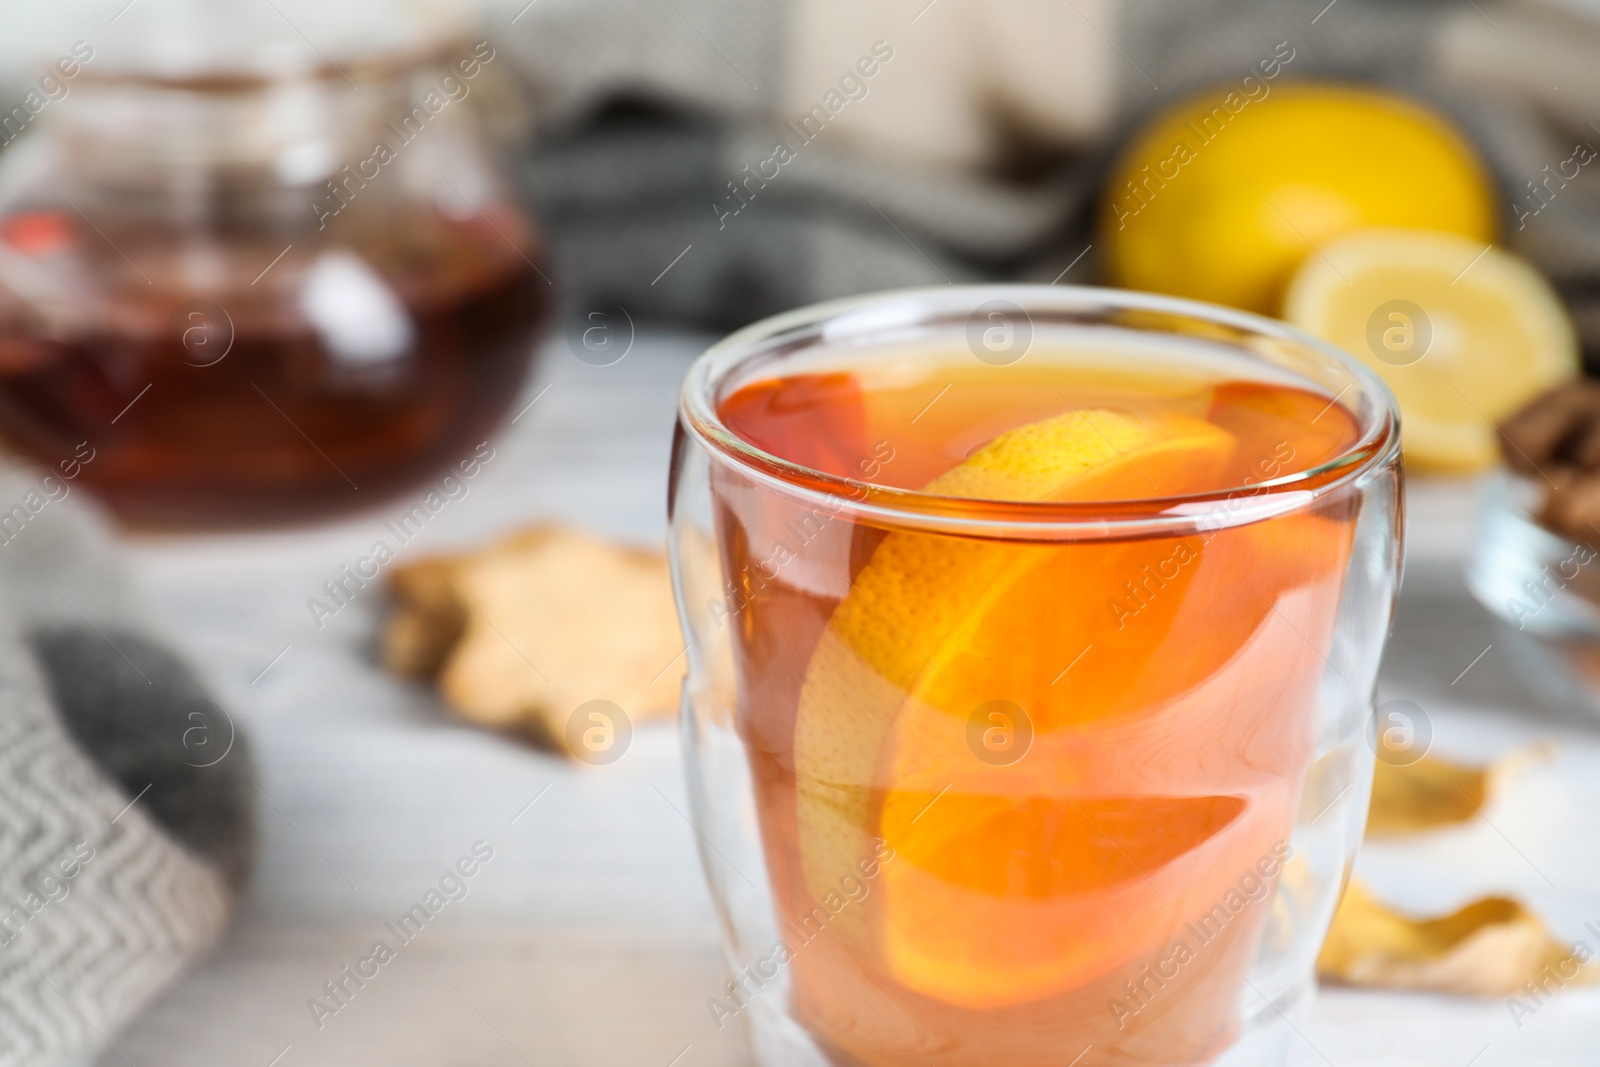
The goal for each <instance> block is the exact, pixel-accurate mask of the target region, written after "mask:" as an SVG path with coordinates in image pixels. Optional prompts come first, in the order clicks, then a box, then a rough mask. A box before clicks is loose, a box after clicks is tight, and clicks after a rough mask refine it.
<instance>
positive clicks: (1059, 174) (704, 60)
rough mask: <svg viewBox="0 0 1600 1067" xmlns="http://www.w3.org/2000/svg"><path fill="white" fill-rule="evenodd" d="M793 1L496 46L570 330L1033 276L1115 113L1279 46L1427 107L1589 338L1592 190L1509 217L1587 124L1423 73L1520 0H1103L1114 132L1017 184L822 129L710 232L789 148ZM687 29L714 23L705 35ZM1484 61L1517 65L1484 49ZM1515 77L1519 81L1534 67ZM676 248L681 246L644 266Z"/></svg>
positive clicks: (536, 15)
mask: <svg viewBox="0 0 1600 1067" xmlns="http://www.w3.org/2000/svg"><path fill="white" fill-rule="evenodd" d="M792 2H793V0H784V2H780V0H770V2H767V3H761V4H749V3H744V2H742V0H673V2H672V3H671V4H658V3H653V2H650V0H592V2H588V3H584V4H569V5H552V6H549V7H546V6H545V5H536V6H534V7H532V8H529V9H527V13H526V15H525V17H524V19H523V22H524V23H526V24H528V27H527V29H526V30H524V31H523V32H520V33H518V34H517V35H514V36H509V37H508V39H507V47H508V50H511V51H513V53H514V54H517V55H518V57H519V60H520V62H521V64H522V66H523V67H524V69H525V70H527V71H528V72H529V77H530V78H531V79H532V81H533V82H534V85H535V90H536V95H537V98H538V112H539V116H540V130H539V134H540V136H539V139H538V142H537V147H536V150H535V152H534V153H533V155H532V158H531V160H530V161H529V163H528V164H527V168H526V181H527V188H528V191H529V195H530V199H531V201H532V202H533V204H534V206H535V208H536V210H537V211H538V212H539V213H540V215H541V217H542V219H543V221H544V224H545V227H546V230H547V232H548V235H549V237H550V239H551V243H552V246H553V253H554V254H553V256H552V260H553V262H554V264H555V266H556V268H557V270H558V271H559V272H560V274H561V277H560V279H559V281H560V283H561V285H562V287H563V289H564V291H565V295H566V297H567V303H568V308H569V312H568V313H569V314H571V315H573V316H574V318H575V320H577V321H581V320H583V319H584V316H585V315H586V314H587V312H588V311H589V310H590V309H592V308H596V307H601V306H605V305H610V304H620V305H622V306H624V307H626V308H628V309H629V311H630V313H631V314H632V315H634V316H635V317H637V316H641V315H645V316H648V315H659V316H664V317H669V318H674V319H678V320H687V321H691V322H696V323H701V324H705V325H710V326H715V327H729V326H732V325H735V324H739V323H743V322H748V321H750V320H751V319H754V318H756V317H758V316H761V315H765V314H768V313H771V312H774V311H777V310H781V309H783V308H787V307H792V306H795V305H797V304H803V303H807V302H811V301H815V300H821V299H827V298H830V297H834V296H840V295H845V294H848V293H854V292H860V291H862V290H869V289H879V288H889V287H895V286H904V285H920V284H940V283H942V282H945V281H953V282H961V281H972V280H1004V279H1018V280H1032V281H1039V280H1042V281H1049V280H1052V279H1054V278H1055V277H1057V276H1058V275H1059V274H1060V272H1061V271H1062V269H1063V268H1065V267H1066V266H1067V265H1068V264H1070V263H1072V262H1073V261H1074V260H1075V258H1076V257H1077V255H1078V253H1079V252H1081V251H1082V250H1083V249H1084V248H1085V246H1086V245H1088V243H1089V242H1090V240H1091V233H1090V223H1091V217H1092V207H1093V197H1094V195H1095V192H1096V190H1097V188H1098V184H1099V180H1100V178H1101V176H1102V174H1103V173H1104V170H1105V168H1106V166H1107V164H1108V161H1109V159H1110V158H1111V157H1112V156H1113V155H1114V153H1115V150H1116V148H1117V147H1118V144H1119V139H1120V138H1125V137H1126V136H1128V135H1129V134H1130V132H1131V131H1132V130H1133V129H1134V128H1135V126H1136V123H1137V120H1138V119H1140V118H1142V117H1145V116H1147V115H1149V114H1150V113H1152V112H1153V111H1154V110H1155V109H1156V108H1159V107H1161V106H1164V105H1167V104H1170V103H1172V102H1173V101H1174V100H1175V99H1176V98H1178V97H1179V96H1181V95H1183V94H1185V93H1187V92H1190V91H1194V90H1195V89H1197V88H1200V87H1203V86H1206V85H1208V84H1215V83H1218V82H1221V81H1229V80H1237V79H1239V78H1241V77H1243V75H1244V74H1246V73H1248V72H1249V71H1251V70H1252V69H1253V68H1254V65H1255V63H1256V62H1257V61H1258V60H1259V59H1260V58H1261V57H1263V56H1268V55H1271V54H1272V52H1273V49H1274V47H1275V46H1276V45H1277V44H1278V42H1280V41H1288V42H1290V43H1291V45H1292V46H1293V47H1294V49H1295V50H1296V58H1295V60H1294V65H1293V67H1292V68H1291V71H1290V76H1291V77H1294V78H1306V77H1317V76H1336V77H1340V78H1344V79H1353V80H1357V81H1368V82H1374V83H1380V84H1387V85H1391V86H1395V87H1398V88H1401V89H1403V90H1405V91H1406V92H1409V93H1412V94H1414V95H1417V96H1420V97H1422V98H1425V99H1428V100H1430V101H1432V102H1434V103H1435V104H1437V105H1438V106H1440V107H1441V108H1443V109H1444V110H1445V111H1446V112H1448V113H1449V114H1450V115H1451V116H1452V117H1453V118H1454V119H1455V120H1456V121H1457V122H1458V123H1459V124H1460V125H1461V126H1462V128H1463V129H1465V130H1466V131H1467V132H1468V134H1469V136H1471V137H1472V138H1473V139H1474V140H1475V141H1476V143H1477V145H1478V147H1479V149H1480V151H1481V152H1482V154H1483V155H1484V157H1485V159H1486V160H1487V162H1488V163H1489V166H1490V167H1491V169H1492V170H1493V172H1494V173H1495V175H1496V177H1497V178H1498V180H1499V183H1500V185H1501V187H1502V190H1503V191H1504V196H1503V197H1502V203H1503V205H1504V207H1503V209H1502V210H1503V218H1502V231H1503V232H1504V234H1505V237H1506V243H1507V244H1509V245H1510V246H1511V247H1512V248H1514V249H1516V250H1517V251H1519V252H1521V253H1523V254H1524V255H1527V256H1528V257H1530V258H1531V259H1532V260H1533V261H1534V262H1535V263H1536V264H1538V265H1539V266H1540V267H1541V268H1542V269H1543V270H1544V271H1545V272H1546V273H1547V274H1548V275H1550V276H1551V277H1552V278H1553V279H1554V280H1555V282H1556V283H1557V286H1558V288H1560V289H1561V290H1562V292H1563V294H1564V295H1565V296H1566V298H1567V300H1568V302H1569V306H1571V308H1572V310H1573V312H1574V315H1575V317H1576V319H1577V321H1578V324H1579V327H1580V332H1581V333H1582V334H1583V336H1584V339H1585V341H1586V347H1587V348H1588V349H1589V350H1590V351H1591V352H1596V351H1600V190H1596V187H1595V185H1594V183H1593V182H1588V183H1576V182H1575V183H1573V185H1572V188H1571V189H1570V190H1563V191H1562V195H1561V197H1560V198H1559V199H1558V200H1557V201H1556V202H1555V203H1552V204H1551V205H1550V207H1549V209H1548V210H1546V211H1545V212H1544V213H1543V214H1541V215H1540V217H1539V218H1538V219H1537V220H1536V221H1537V225H1529V226H1526V227H1525V228H1522V229H1519V228H1518V225H1517V221H1518V220H1517V218H1516V216H1515V214H1514V210H1513V207H1512V203H1513V199H1514V198H1515V196H1516V195H1517V194H1518V193H1519V191H1522V190H1523V187H1524V185H1525V183H1526V182H1527V180H1528V179H1530V178H1535V177H1539V176H1541V168H1542V167H1544V166H1545V165H1546V164H1551V163H1555V162H1558V161H1560V160H1562V159H1565V158H1566V157H1567V156H1568V155H1569V154H1570V153H1571V151H1572V147H1573V142H1574V140H1575V139H1584V138H1588V139H1589V140H1590V141H1591V142H1592V143H1594V144H1596V145H1600V134H1596V133H1595V131H1594V130H1589V129H1587V128H1580V127H1581V124H1569V125H1570V126H1571V128H1570V129H1562V128H1561V127H1560V124H1559V123H1556V122H1552V121H1551V117H1550V116H1549V115H1548V114H1545V113H1543V112H1542V111H1541V109H1540V108H1539V106H1538V105H1537V102H1536V101H1535V100H1533V99H1532V96H1534V95H1536V94H1529V93H1520V92H1517V91H1515V90H1513V89H1507V88H1506V83H1507V74H1506V71H1504V70H1502V71H1500V72H1499V73H1498V75H1497V77H1496V78H1494V79H1490V80H1489V81H1488V83H1486V84H1485V85H1483V86H1482V87H1479V86H1477V84H1476V82H1477V81H1478V79H1476V78H1475V77H1474V76H1473V75H1474V73H1475V72H1474V71H1471V70H1468V71H1465V72H1462V71H1457V72H1455V75H1456V76H1454V77H1447V76H1446V72H1444V71H1442V70H1441V69H1440V61H1439V58H1438V53H1439V50H1440V42H1441V40H1442V39H1443V38H1444V37H1445V36H1447V35H1448V33H1450V32H1451V31H1452V27H1455V26H1457V25H1458V24H1459V22H1460V21H1461V20H1462V19H1468V20H1479V23H1480V26H1479V28H1480V29H1481V30H1482V32H1483V33H1484V34H1491V33H1495V32H1497V31H1496V30H1495V29H1493V28H1492V27H1498V26H1501V25H1504V24H1505V22H1506V20H1507V19H1508V18H1510V17H1511V16H1509V15H1508V14H1507V11H1508V10H1513V9H1515V8H1517V7H1518V6H1519V5H1515V4H1512V5H1509V6H1508V5H1507V4H1500V5H1495V4H1492V3H1490V2H1489V0H1483V2H1481V3H1477V4H1473V3H1471V2H1470V0H1412V2H1408V3H1403V4H1397V3H1393V2H1391V0H1337V3H1336V4H1334V5H1331V6H1329V7H1328V8H1327V9H1326V10H1323V5H1322V4H1320V3H1312V2H1308V0H1121V3H1120V5H1119V7H1118V11H1119V17H1118V24H1117V25H1115V26H1108V27H1106V30H1107V34H1108V36H1109V37H1110V38H1111V39H1112V40H1113V41H1114V43H1115V47H1116V49H1117V52H1118V57H1119V58H1118V60H1117V72H1118V73H1117V76H1118V78H1119V86H1118V90H1119V101H1120V105H1119V108H1118V111H1119V114H1120V118H1121V121H1120V122H1119V123H1118V126H1117V129H1118V131H1119V133H1118V134H1114V135H1113V136H1111V137H1109V138H1107V140H1106V142H1105V143H1103V144H1100V145H1096V146H1091V147H1090V148H1089V149H1088V150H1086V151H1085V152H1082V153H1080V154H1078V155H1077V156H1074V157H1072V158H1066V159H1059V160H1057V162H1056V163H1055V165H1053V166H1046V167H1044V168H1042V169H1035V170H1034V171H1033V172H1032V173H1031V176H1030V177H1029V178H1027V179H1026V180H1017V179H1006V178H1004V177H1001V176H997V175H986V174H978V173H961V172H956V171H954V170H944V169H939V168H922V167H917V166H914V165H911V164H908V163H904V162H898V161H896V160H894V159H890V158H886V157H880V156H876V155H870V154H868V153H862V152H854V153H853V152H851V151H849V150H848V149H847V148H840V147H838V146H835V145H834V144H832V143H830V142H829V140H828V139H827V138H822V139H820V140H818V141H816V142H815V143H814V144H808V145H807V146H806V148H805V149H804V151H803V152H801V153H800V154H799V157H798V158H797V159H796V160H795V161H794V162H793V163H791V164H789V165H787V166H785V167H784V169H783V178H782V180H781V181H777V182H774V183H772V185H771V187H770V188H764V189H762V190H761V193H760V196H759V197H758V198H757V199H756V200H755V201H754V202H752V203H751V204H750V205H749V207H748V209H747V210H745V211H743V212H741V213H740V215H739V216H738V218H737V219H734V220H731V221H730V222H729V224H728V225H726V226H725V227H720V226H719V224H718V219H717V217H716V213H715V211H714V209H713V208H712V205H713V204H714V203H717V202H718V201H719V200H721V199H722V198H723V197H724V196H726V189H727V185H726V183H727V182H728V181H729V180H730V179H736V178H739V177H740V176H741V168H742V167H744V166H745V165H746V164H749V163H751V162H752V161H754V160H759V159H762V158H764V157H765V156H767V155H768V154H769V153H770V152H771V149H772V145H773V143H774V141H776V140H787V141H789V142H791V143H793V141H794V137H793V134H792V132H790V131H789V130H787V129H785V128H784V127H783V126H782V124H781V122H780V117H779V116H777V115H776V114H775V110H774V108H775V105H774V99H773V92H772V87H773V86H775V85H777V84H779V82H780V81H781V74H782V71H781V70H780V69H779V63H780V59H779V57H780V56H781V55H782V54H783V50H782V48H781V47H780V46H779V45H780V42H781V41H782V35H783V33H784V28H785V26H786V25H788V24H789V18H790V14H791V3H792ZM1520 6H1521V7H1523V8H1526V7H1528V5H1527V4H1522V5H1520ZM1319 11H1321V14H1320V15H1319ZM1491 12H1492V14H1493V20H1494V21H1493V22H1491V21H1490V16H1489V13H1491ZM929 17H930V18H931V17H934V16H933V15H930V16H929ZM696 27H700V28H702V29H703V28H714V30H715V34H714V35H715V38H716V43H715V44H714V45H713V44H711V42H710V35H709V34H708V35H706V36H702V35H701V33H700V31H699V30H697V29H696ZM1589 32H1590V33H1591V34H1592V33H1594V30H1593V28H1592V27H1591V28H1590V30H1589ZM1494 40H1495V42H1496V44H1497V46H1498V44H1499V41H1500V38H1498V37H1496V38H1494ZM713 48H714V49H715V51H713V50H712V49H713ZM719 53H720V56H719ZM1497 62H1498V63H1500V64H1501V65H1502V66H1506V65H1512V66H1514V65H1517V64H1522V63H1523V62H1524V60H1523V59H1521V58H1519V57H1518V56H1517V54H1516V53H1515V52H1511V51H1504V56H1503V57H1501V58H1500V59H1499V60H1497ZM1513 73H1514V72H1513ZM1522 73H1523V74H1525V75H1526V76H1527V77H1528V78H1529V79H1533V80H1534V81H1535V84H1538V83H1537V80H1536V79H1535V75H1534V72H1533V69H1532V68H1527V69H1524V70H1523V71H1522ZM746 79H748V81H747V80H746ZM1513 80H1514V79H1513ZM751 83H753V84H754V86H759V87H760V88H759V89H757V88H753V86H752V84H751ZM1156 86H1159V88H1156ZM1541 87H1542V86H1541ZM1567 95H1568V97H1571V96H1572V94H1571V93H1570V92H1569V93H1568V94H1567ZM690 245H693V253H692V254H690V255H685V256H684V257H683V259H682V261H681V262H679V263H677V264H676V265H675V266H673V268H672V270H671V271H670V272H669V273H667V274H665V275H664V276H661V275H660V272H661V271H662V269H663V268H664V267H666V266H667V265H668V264H669V263H673V262H674V257H675V256H678V255H680V253H683V252H684V250H685V248H686V247H687V246H690ZM1094 267H1095V256H1094V255H1093V254H1091V255H1090V256H1089V257H1088V258H1087V259H1086V260H1085V261H1084V263H1083V266H1082V267H1080V268H1078V269H1076V270H1075V271H1074V272H1073V274H1072V276H1071V278H1070V279H1068V280H1070V281H1079V282H1083V281H1091V280H1094V279H1095V273H1094Z"/></svg>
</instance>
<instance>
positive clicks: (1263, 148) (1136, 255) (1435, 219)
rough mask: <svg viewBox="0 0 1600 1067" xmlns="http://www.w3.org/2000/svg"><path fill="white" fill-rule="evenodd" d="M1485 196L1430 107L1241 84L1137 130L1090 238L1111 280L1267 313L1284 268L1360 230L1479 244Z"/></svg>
mask: <svg viewBox="0 0 1600 1067" xmlns="http://www.w3.org/2000/svg"><path fill="white" fill-rule="evenodd" d="M1492 197H1493V186H1492V185H1491V183H1490V181H1489V178H1488V176H1487V174H1486V173H1485V171H1484V168H1483V166H1482V165H1481V164H1480V163H1479V162H1478V159H1477V157H1476V156H1475V155H1474V154H1473V151H1472V149H1471V148H1470V147H1469V146H1468V144H1467V142H1466V141H1465V139H1463V138H1462V137H1461V135H1460V134H1458V133H1457V132H1456V131H1455V129H1454V128H1453V127H1452V126H1451V125H1450V124H1449V123H1448V122H1446V121H1445V120H1444V119H1443V118H1442V117H1440V116H1439V115H1437V114H1436V113H1434V112H1433V111H1432V110H1430V109H1428V108H1426V107H1423V106H1422V105H1420V104H1418V103H1415V102H1413V101H1411V100H1408V99H1405V98H1403V97H1399V96H1396V95H1394V94H1392V93H1387V92H1379V91H1377V90H1373V89H1366V88H1358V87H1355V86H1346V85H1329V84H1320V83H1311V82H1299V83H1288V84H1279V85H1274V84H1272V83H1271V82H1270V81H1264V80H1262V79H1259V78H1255V77H1250V78H1246V79H1242V80H1241V81H1240V82H1239V83H1237V84H1231V85H1230V84H1224V85H1220V86H1218V87H1216V88H1215V89H1212V90H1210V91H1207V92H1204V93H1201V94H1198V95H1196V96H1194V97H1191V98H1190V99H1188V100H1186V101H1184V102H1183V103H1181V104H1179V105H1177V106H1176V107H1174V108H1172V109H1171V110H1170V111H1167V112H1166V113H1164V114H1163V115H1162V116H1160V117H1159V118H1157V119H1156V120H1155V121H1154V122H1152V123H1151V124H1150V125H1149V126H1148V127H1146V128H1145V129H1144V130H1143V131H1142V132H1141V133H1140V134H1139V135H1138V136H1137V137H1136V138H1135V139H1134V140H1133V142H1132V143H1131V144H1130V145H1129V147H1128V149H1127V150H1126V151H1125V152H1124V153H1123V155H1122V156H1121V158H1120V159H1119V160H1118V162H1117V165H1116V166H1115V167H1113V168H1112V171H1111V180H1110V182H1109V184H1108V185H1107V187H1106V190H1105V193H1104V201H1103V203H1102V205H1101V214H1100V232H1101V241H1102V242H1103V247H1104V248H1105V249H1106V256H1107V263H1108V269H1109V273H1110V276H1111V281H1112V282H1113V283H1114V284H1117V285H1122V286H1126V287H1127V288H1130V289H1146V290H1151V291H1154V292H1158V293H1172V294H1175V295H1178V296H1186V297H1193V298H1195V299H1199V300H1209V301H1212V302H1214V303H1218V304H1228V305H1231V306H1233V307H1239V308H1245V309H1248V310H1250V311H1257V312H1261V313H1263V314H1273V313H1275V312H1276V311H1277V310H1278V305H1279V302H1280V300H1281V298H1282V295H1283V290H1284V288H1285V286H1286V285H1287V283H1288V279H1289V277H1290V276H1291V275H1292V274H1293V273H1294V271H1295V268H1296V267H1298V266H1299V265H1300V263H1301V262H1303V261H1304V260H1305V259H1306V258H1307V257H1308V256H1315V255H1318V254H1319V253H1318V249H1320V248H1321V247H1322V245H1323V244H1325V243H1326V242H1328V241H1330V240H1331V239H1333V238H1335V237H1338V236H1341V235H1343V234H1345V233H1348V232H1350V231H1353V230H1357V229H1362V228H1364V227H1370V226H1400V227H1406V228H1409V229H1421V230H1442V231H1445V232H1449V233H1456V234H1460V235H1462V236H1463V237H1470V238H1473V239H1474V240H1477V241H1481V242H1484V243H1486V244H1487V243H1488V242H1489V241H1491V240H1492V239H1493V237H1494V229H1495V227H1494V208H1493V206H1492V202H1491V201H1492Z"/></svg>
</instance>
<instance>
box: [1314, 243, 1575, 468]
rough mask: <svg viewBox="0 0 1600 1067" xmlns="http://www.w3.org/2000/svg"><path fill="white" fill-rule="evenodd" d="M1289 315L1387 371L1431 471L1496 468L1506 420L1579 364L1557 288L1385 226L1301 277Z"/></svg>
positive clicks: (1528, 273) (1475, 248) (1508, 259)
mask: <svg viewBox="0 0 1600 1067" xmlns="http://www.w3.org/2000/svg"><path fill="white" fill-rule="evenodd" d="M1284 318H1286V319H1288V320H1289V321H1290V322H1292V323H1294V324H1295V325H1296V326H1299V327H1300V328H1301V329H1304V330H1307V331H1308V332H1310V333H1313V334H1315V335H1317V336H1318V337H1321V338H1323V339H1325V340H1328V341H1331V342H1332V343H1334V344H1336V345H1338V346H1339V347H1340V348H1343V349H1344V350H1345V351H1346V352H1349V353H1351V354H1353V355H1355V356H1356V357H1358V358H1359V359H1361V360H1362V361H1363V362H1365V363H1366V364H1367V365H1368V366H1370V367H1371V368H1372V369H1373V370H1375V371H1377V372H1378V375H1379V376H1380V377H1382V378H1383V380H1384V381H1385V382H1386V383H1387V384H1388V386H1389V388H1390V389H1391V390H1393V391H1394V395H1395V399H1396V400H1397V401H1398V402H1399V404H1400V412H1401V416H1402V422H1403V430H1402V434H1403V436H1402V443H1403V446H1404V448H1405V454H1406V460H1407V462H1408V463H1412V464H1415V465H1417V466H1419V467H1422V468H1425V469H1432V470H1449V471H1471V470H1477V469H1479V468H1482V467H1486V466H1489V465H1490V464H1492V463H1494V462H1495V459H1496V457H1497V454H1498V449H1497V444H1496V432H1495V424H1496V423H1498V422H1499V421H1500V420H1501V419H1503V418H1505V417H1506V416H1507V415H1510V414H1511V413H1512V412H1513V411H1515V410H1517V409H1518V408H1519V407H1521V406H1522V405H1523V404H1525V403H1526V402H1527V401H1529V400H1531V399H1532V398H1533V397H1535V396H1537V395H1538V394H1539V393H1541V392H1543V391H1545V390H1546V389H1548V388H1550V387H1551V386H1552V385H1555V384H1557V383H1559V382H1562V381H1565V380H1566V379H1568V378H1572V377H1574V376H1576V375H1577V373H1578V368H1579V357H1578V340H1577V335H1576V334H1575V333H1574V331H1573V328H1572V323H1571V321H1570V320H1569V319H1568V317H1567V313H1566V310H1565V309H1564V308H1563V307H1562V304H1561V301H1560V299H1559V298H1558V297H1557V295H1556V293H1555V290H1554V289H1552V288H1551V286H1550V284H1549V283H1548V282H1547V281H1545V279H1544V278H1543V277H1542V276H1541V275H1540V274H1539V273H1538V272H1537V271H1535V270H1534V269H1533V268H1532V267H1530V266H1529V265H1528V264H1527V263H1525V262H1523V261H1522V260H1521V259H1519V258H1517V257H1516V256H1514V255H1511V254H1510V253H1508V252H1505V251H1502V250H1500V249H1498V248H1492V247H1490V246H1489V245H1488V244H1487V243H1485V242H1483V241H1477V240H1469V239H1467V238H1464V237H1458V236H1455V235H1453V234H1445V233H1431V232H1426V231H1422V230H1388V229H1374V230H1363V231H1360V232H1357V233H1354V234H1351V235H1349V236H1346V237H1343V238H1340V239H1339V240H1337V241H1334V242H1331V243H1330V244H1328V245H1326V246H1324V247H1323V248H1322V249H1321V251H1320V252H1319V253H1317V254H1315V255H1313V256H1311V258H1309V259H1308V260H1306V262H1305V264H1304V265H1303V266H1302V267H1301V268H1300V270H1299V271H1298V272H1297V273H1296V274H1295V276H1294V279H1293V281H1292V282H1291V283H1290V285H1289V289H1288V292H1287V293H1286V295H1285V299H1284Z"/></svg>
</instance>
